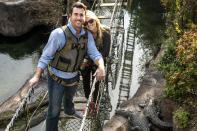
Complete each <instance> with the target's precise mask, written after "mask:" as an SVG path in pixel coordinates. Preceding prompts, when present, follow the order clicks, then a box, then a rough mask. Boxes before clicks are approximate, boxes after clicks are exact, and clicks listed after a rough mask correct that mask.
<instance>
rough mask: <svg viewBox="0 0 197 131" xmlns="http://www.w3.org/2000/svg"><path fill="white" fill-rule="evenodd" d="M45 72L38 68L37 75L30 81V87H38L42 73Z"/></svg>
mask: <svg viewBox="0 0 197 131" xmlns="http://www.w3.org/2000/svg"><path fill="white" fill-rule="evenodd" d="M42 72H43V69H41V68H39V67H38V68H37V69H36V73H35V75H34V76H33V77H32V78H31V79H30V80H29V86H30V87H32V86H34V87H35V86H37V85H38V82H39V79H40V76H41V73H42Z"/></svg>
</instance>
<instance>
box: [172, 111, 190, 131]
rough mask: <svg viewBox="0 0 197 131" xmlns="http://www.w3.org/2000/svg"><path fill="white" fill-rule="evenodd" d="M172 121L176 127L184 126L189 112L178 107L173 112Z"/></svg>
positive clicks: (187, 122)
mask: <svg viewBox="0 0 197 131" xmlns="http://www.w3.org/2000/svg"><path fill="white" fill-rule="evenodd" d="M173 122H174V123H175V125H176V127H177V128H185V127H187V126H188V124H189V112H187V111H185V110H184V109H183V108H182V107H180V108H179V109H178V110H177V111H176V112H174V113H173Z"/></svg>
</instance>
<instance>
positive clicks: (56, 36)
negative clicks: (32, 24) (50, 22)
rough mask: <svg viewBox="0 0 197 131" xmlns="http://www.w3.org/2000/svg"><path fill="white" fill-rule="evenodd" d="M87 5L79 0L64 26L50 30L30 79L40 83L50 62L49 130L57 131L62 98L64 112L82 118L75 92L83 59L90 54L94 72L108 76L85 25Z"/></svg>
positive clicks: (99, 78) (99, 76) (31, 83)
mask: <svg viewBox="0 0 197 131" xmlns="http://www.w3.org/2000/svg"><path fill="white" fill-rule="evenodd" d="M85 11H86V6H85V5H84V4H82V3H80V2H76V3H74V4H73V6H72V8H71V13H70V14H69V16H70V22H69V24H68V25H67V26H64V27H63V28H57V29H55V30H53V31H52V32H51V34H50V37H49V40H48V43H47V45H46V46H45V48H44V50H43V53H42V56H41V58H40V60H39V62H38V66H37V69H36V73H35V74H34V76H33V78H32V79H31V80H30V81H29V85H30V87H32V86H37V84H38V81H39V78H40V76H41V73H42V72H43V70H44V69H45V68H47V66H48V74H47V78H48V92H49V107H48V112H47V117H46V130H47V131H57V130H58V120H59V114H60V109H61V103H62V98H63V105H64V112H65V114H68V115H73V116H76V117H78V118H82V115H81V114H80V113H79V112H77V111H75V109H74V103H73V102H72V100H73V96H74V94H75V92H76V89H77V82H78V80H79V76H78V69H79V67H80V62H81V61H82V60H83V58H84V56H85V55H86V52H87V54H88V55H89V56H90V58H91V59H93V61H94V62H95V63H96V64H97V66H98V69H97V70H96V73H95V76H96V79H97V80H98V81H100V80H103V79H104V76H105V70H104V62H103V59H102V55H101V54H100V53H99V52H98V50H97V48H96V46H95V43H94V40H93V36H92V34H91V33H90V32H87V31H85V30H84V29H83V28H82V25H83V23H84V20H85Z"/></svg>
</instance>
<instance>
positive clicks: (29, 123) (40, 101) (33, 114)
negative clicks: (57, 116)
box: [25, 91, 48, 131]
mask: <svg viewBox="0 0 197 131" xmlns="http://www.w3.org/2000/svg"><path fill="white" fill-rule="evenodd" d="M47 94H48V91H47V92H46V93H45V95H44V97H43V98H42V100H41V101H40V103H39V105H38V106H37V108H36V109H35V111H34V112H33V114H32V115H31V117H30V118H29V121H28V123H27V126H26V129H25V131H27V130H28V127H29V124H30V122H31V119H32V117H33V116H34V115H35V113H36V111H37V110H38V108H39V107H40V105H41V104H42V102H43V101H44V99H45V97H46V96H47Z"/></svg>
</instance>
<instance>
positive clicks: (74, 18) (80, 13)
mask: <svg viewBox="0 0 197 131" xmlns="http://www.w3.org/2000/svg"><path fill="white" fill-rule="evenodd" d="M70 21H71V24H72V26H73V27H74V28H75V29H81V28H82V25H83V23H84V21H85V10H84V9H83V8H76V7H74V8H73V12H72V14H70Z"/></svg>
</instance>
